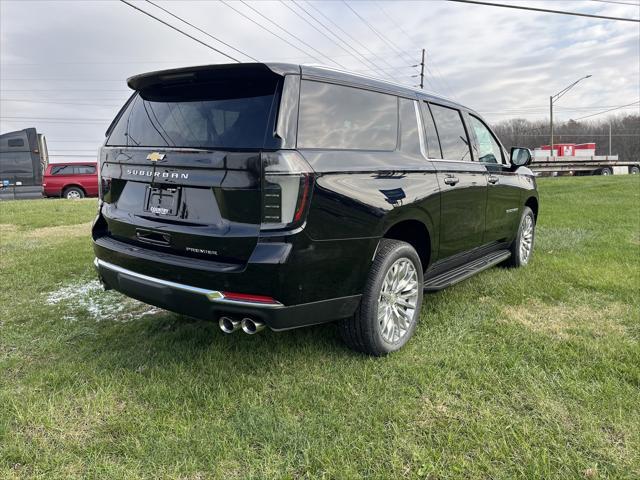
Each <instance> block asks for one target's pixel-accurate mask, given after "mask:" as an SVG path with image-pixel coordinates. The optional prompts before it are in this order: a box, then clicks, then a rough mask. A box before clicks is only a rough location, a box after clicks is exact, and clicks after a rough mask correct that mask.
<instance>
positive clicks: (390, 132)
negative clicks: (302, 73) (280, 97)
mask: <svg viewBox="0 0 640 480" xmlns="http://www.w3.org/2000/svg"><path fill="white" fill-rule="evenodd" d="M397 142H398V99H397V97H395V96H393V95H387V94H384V93H378V92H372V91H369V90H363V89H360V88H354V87H346V86H342V85H334V84H329V83H322V82H316V81H312V80H303V81H302V84H301V90H300V114H299V120H298V148H320V149H339V150H387V151H391V150H395V148H396V144H397Z"/></svg>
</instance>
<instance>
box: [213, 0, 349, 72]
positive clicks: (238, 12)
mask: <svg viewBox="0 0 640 480" xmlns="http://www.w3.org/2000/svg"><path fill="white" fill-rule="evenodd" d="M221 1H222V4H223V5H225V6H227V7H229V8H230V9H231V10H233V11H234V12H236V13H237V14H239V15H242V16H243V17H244V18H246V19H247V20H249V21H250V22H251V23H253V24H255V25H257V26H258V27H260V28H261V29H263V30H264V31H266V32H269V33H270V34H271V35H273V36H274V37H276V38H279V39H280V40H282V41H283V42H285V43H286V44H287V45H289V46H290V47H293V48H295V49H296V50H298V51H299V52H302V53H304V54H305V55H306V56H307V57H308V58H313V59H314V60H315V61H317V62H318V63H322V60H320V59H319V58H318V57H316V56H314V55H311V54H310V53H309V52H307V51H306V50H303V49H302V48H300V47H298V46H297V45H295V44H293V43H291V42H290V41H289V40H287V39H286V38H284V37H282V36H280V35H278V34H277V33H275V32H273V31H271V30H269V29H268V28H267V27H265V26H264V25H262V24H261V23H259V22H256V21H255V20H254V19H253V18H251V17H249V16H248V15H247V14H245V13H243V12H241V11H240V10H238V9H237V8H235V7H233V6H231V5H230V4H229V3H228V2H226V1H225V0H221ZM279 28H280V27H279ZM287 33H288V34H289V35H291V36H292V37H294V38H296V39H297V37H296V36H295V35H293V34H291V33H289V32H287ZM298 41H300V40H298ZM323 56H324V55H323ZM327 58H329V57H327ZM332 62H333V63H335V64H336V65H338V66H340V67H342V68H345V67H344V65H342V64H340V63H338V62H336V61H335V60H332Z"/></svg>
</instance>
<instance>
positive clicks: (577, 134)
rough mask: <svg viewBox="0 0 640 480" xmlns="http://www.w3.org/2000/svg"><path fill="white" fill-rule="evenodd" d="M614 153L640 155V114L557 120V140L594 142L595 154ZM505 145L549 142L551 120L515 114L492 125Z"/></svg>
mask: <svg viewBox="0 0 640 480" xmlns="http://www.w3.org/2000/svg"><path fill="white" fill-rule="evenodd" d="M610 123H611V144H612V145H611V153H612V154H613V155H618V156H619V158H620V160H639V159H640V115H638V114H633V115H616V116H610V117H608V118H605V119H601V120H584V121H574V120H569V121H568V122H563V123H557V124H554V126H553V130H554V140H553V141H554V143H555V144H558V143H595V144H596V155H608V154H609V124H610ZM493 128H494V131H495V132H496V134H497V135H498V137H499V138H500V140H501V141H502V143H503V144H504V145H505V146H506V147H511V146H519V147H528V148H536V147H540V146H542V145H549V121H548V120H535V121H531V120H526V119H524V118H512V119H510V120H505V121H502V122H500V123H497V124H495V125H493Z"/></svg>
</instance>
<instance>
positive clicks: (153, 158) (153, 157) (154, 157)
mask: <svg viewBox="0 0 640 480" xmlns="http://www.w3.org/2000/svg"><path fill="white" fill-rule="evenodd" d="M164 157H165V155H164V153H158V152H151V153H150V154H149V155H147V160H151V161H152V162H157V161H158V160H162V159H163V158H164Z"/></svg>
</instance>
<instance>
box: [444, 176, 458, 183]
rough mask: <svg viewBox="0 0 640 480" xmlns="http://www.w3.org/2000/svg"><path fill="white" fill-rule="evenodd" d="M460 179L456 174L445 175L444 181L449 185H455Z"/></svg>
mask: <svg viewBox="0 0 640 480" xmlns="http://www.w3.org/2000/svg"><path fill="white" fill-rule="evenodd" d="M459 181H460V179H459V178H458V177H456V176H454V175H450V176H447V177H444V183H446V184H447V185H455V184H456V183H458V182H459Z"/></svg>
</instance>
